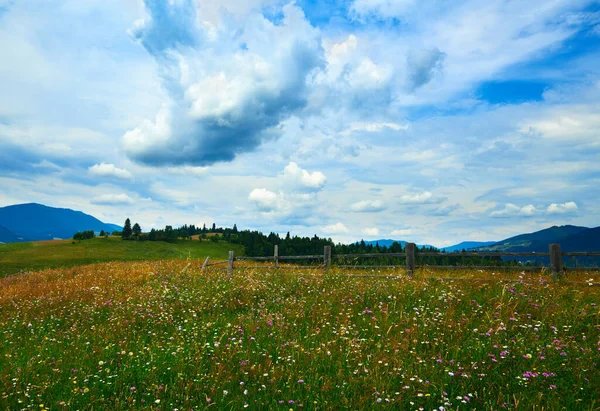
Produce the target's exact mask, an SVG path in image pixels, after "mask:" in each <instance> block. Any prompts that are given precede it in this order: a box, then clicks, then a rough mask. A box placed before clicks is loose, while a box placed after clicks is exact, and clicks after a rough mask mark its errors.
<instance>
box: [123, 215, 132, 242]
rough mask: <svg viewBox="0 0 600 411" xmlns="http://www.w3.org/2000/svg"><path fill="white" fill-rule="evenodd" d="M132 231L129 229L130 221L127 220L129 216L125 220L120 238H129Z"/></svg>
mask: <svg viewBox="0 0 600 411" xmlns="http://www.w3.org/2000/svg"><path fill="white" fill-rule="evenodd" d="M132 233H133V231H132V230H131V221H129V218H128V219H127V220H125V226H124V227H123V233H122V234H121V238H123V240H129V239H130V238H131V234H132Z"/></svg>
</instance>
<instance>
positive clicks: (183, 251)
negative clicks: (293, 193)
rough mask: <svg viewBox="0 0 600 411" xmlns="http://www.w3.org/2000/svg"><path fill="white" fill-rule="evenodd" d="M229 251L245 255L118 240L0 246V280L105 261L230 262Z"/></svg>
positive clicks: (225, 248)
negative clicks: (189, 259) (227, 260)
mask: <svg viewBox="0 0 600 411" xmlns="http://www.w3.org/2000/svg"><path fill="white" fill-rule="evenodd" d="M229 250H234V251H235V253H236V255H242V254H241V253H242V252H243V248H242V247H240V246H238V245H233V244H229V243H224V242H219V243H214V242H212V241H202V242H201V241H192V240H179V241H178V242H177V243H166V242H162V241H144V242H138V241H123V240H121V239H120V238H119V237H109V238H106V239H105V238H94V239H90V240H84V241H81V242H75V244H73V243H72V241H71V240H62V241H39V242H33V243H12V244H0V277H5V276H7V275H11V274H15V273H19V272H21V271H34V270H42V269H46V268H58V267H75V266H78V265H84V264H92V263H99V262H105V261H132V260H159V259H186V258H188V257H190V258H196V259H199V258H206V256H210V257H211V259H227V256H228V252H229Z"/></svg>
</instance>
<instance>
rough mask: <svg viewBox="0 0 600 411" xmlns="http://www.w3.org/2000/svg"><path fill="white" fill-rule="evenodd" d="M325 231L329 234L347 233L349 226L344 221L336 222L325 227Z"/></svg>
mask: <svg viewBox="0 0 600 411" xmlns="http://www.w3.org/2000/svg"><path fill="white" fill-rule="evenodd" d="M323 231H324V232H325V233H327V234H342V233H347V232H348V231H349V230H348V227H346V226H345V225H344V224H342V223H335V224H331V225H328V226H325V227H323Z"/></svg>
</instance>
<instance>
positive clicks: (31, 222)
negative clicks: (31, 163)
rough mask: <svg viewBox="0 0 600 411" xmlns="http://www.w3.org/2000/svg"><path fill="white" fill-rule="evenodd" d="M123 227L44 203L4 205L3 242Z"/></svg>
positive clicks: (0, 236) (1, 220) (0, 224)
mask: <svg viewBox="0 0 600 411" xmlns="http://www.w3.org/2000/svg"><path fill="white" fill-rule="evenodd" d="M86 230H93V231H96V232H100V231H101V230H104V231H108V232H113V231H114V230H122V227H120V226H118V225H115V224H106V223H103V222H102V221H100V220H98V219H97V218H95V217H92V216H91V215H89V214H85V213H82V212H81V211H74V210H71V209H68V208H54V207H48V206H45V205H41V204H35V203H30V204H17V205H11V206H7V207H1V208H0V242H2V243H13V242H18V241H39V240H52V239H55V238H71V237H73V234H75V233H76V232H77V231H86Z"/></svg>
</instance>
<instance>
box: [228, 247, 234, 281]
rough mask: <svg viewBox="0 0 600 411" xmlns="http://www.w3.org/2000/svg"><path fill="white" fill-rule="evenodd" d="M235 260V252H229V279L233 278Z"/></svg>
mask: <svg viewBox="0 0 600 411" xmlns="http://www.w3.org/2000/svg"><path fill="white" fill-rule="evenodd" d="M233 259H234V254H233V251H230V252H229V261H228V262H227V275H228V276H229V277H233Z"/></svg>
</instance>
